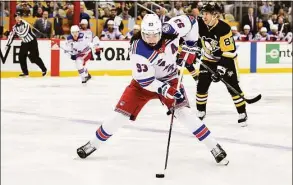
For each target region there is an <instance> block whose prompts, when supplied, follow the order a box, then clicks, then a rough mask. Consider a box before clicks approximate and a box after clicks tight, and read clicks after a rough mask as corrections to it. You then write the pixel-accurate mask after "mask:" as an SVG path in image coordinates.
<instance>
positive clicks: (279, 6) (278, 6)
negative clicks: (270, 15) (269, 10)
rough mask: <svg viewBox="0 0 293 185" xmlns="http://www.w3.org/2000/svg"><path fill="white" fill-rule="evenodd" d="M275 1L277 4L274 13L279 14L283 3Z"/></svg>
mask: <svg viewBox="0 0 293 185" xmlns="http://www.w3.org/2000/svg"><path fill="white" fill-rule="evenodd" d="M274 3H275V6H274V14H278V13H279V10H280V9H281V7H282V5H281V2H280V1H279V2H274Z"/></svg>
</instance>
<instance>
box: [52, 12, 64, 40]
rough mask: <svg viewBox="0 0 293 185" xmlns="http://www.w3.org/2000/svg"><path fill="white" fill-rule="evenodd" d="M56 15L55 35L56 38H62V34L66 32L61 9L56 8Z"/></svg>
mask: <svg viewBox="0 0 293 185" xmlns="http://www.w3.org/2000/svg"><path fill="white" fill-rule="evenodd" d="M54 14H55V16H54V33H53V34H54V36H55V37H56V38H61V36H62V35H63V34H64V32H63V27H62V25H63V19H62V18H61V16H60V14H59V10H58V9H56V10H55V13H54Z"/></svg>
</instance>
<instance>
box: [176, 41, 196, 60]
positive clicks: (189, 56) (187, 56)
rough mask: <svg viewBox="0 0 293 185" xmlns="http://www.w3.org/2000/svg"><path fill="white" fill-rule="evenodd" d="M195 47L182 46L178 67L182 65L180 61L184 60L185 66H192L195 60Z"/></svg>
mask: <svg viewBox="0 0 293 185" xmlns="http://www.w3.org/2000/svg"><path fill="white" fill-rule="evenodd" d="M196 51H197V47H194V46H187V45H182V50H181V52H180V54H179V58H178V63H177V64H178V65H179V64H180V65H182V61H183V60H186V64H192V63H193V61H194V60H195V58H196Z"/></svg>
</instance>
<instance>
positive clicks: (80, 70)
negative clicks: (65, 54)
mask: <svg viewBox="0 0 293 185" xmlns="http://www.w3.org/2000/svg"><path fill="white" fill-rule="evenodd" d="M75 65H76V69H77V71H78V73H79V76H80V77H81V80H82V81H83V80H85V77H87V76H88V71H87V68H86V67H85V66H84V65H83V60H81V59H79V58H78V59H76V61H75Z"/></svg>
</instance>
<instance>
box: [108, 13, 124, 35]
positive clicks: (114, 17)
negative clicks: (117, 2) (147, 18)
mask: <svg viewBox="0 0 293 185" xmlns="http://www.w3.org/2000/svg"><path fill="white" fill-rule="evenodd" d="M110 20H113V21H114V22H115V27H118V29H119V31H120V32H121V31H122V30H123V29H124V25H123V22H122V19H121V17H118V16H117V11H116V8H112V9H111V15H110V18H109V19H107V20H106V22H105V24H104V29H107V28H108V21H110Z"/></svg>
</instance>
